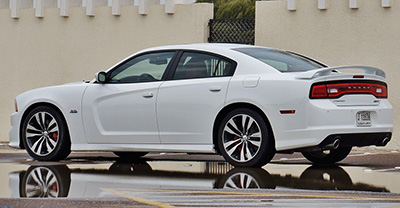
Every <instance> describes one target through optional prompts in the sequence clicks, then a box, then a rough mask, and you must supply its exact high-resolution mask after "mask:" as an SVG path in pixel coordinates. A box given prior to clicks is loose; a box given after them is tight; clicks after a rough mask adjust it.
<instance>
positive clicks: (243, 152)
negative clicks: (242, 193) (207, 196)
mask: <svg viewBox="0 0 400 208" xmlns="http://www.w3.org/2000/svg"><path fill="white" fill-rule="evenodd" d="M218 147H219V151H220V153H221V154H222V156H223V157H224V158H225V160H226V161H228V162H229V163H230V164H232V165H234V166H236V167H261V166H263V165H265V164H267V163H268V162H269V161H271V159H272V157H273V156H274V155H275V145H274V140H273V138H272V136H271V134H270V131H269V129H268V125H267V123H266V122H265V121H264V119H263V118H262V117H261V116H260V115H259V114H258V113H257V112H256V111H253V110H250V109H246V108H240V109H235V110H233V111H231V112H230V113H228V114H227V115H226V116H225V118H224V119H223V120H222V122H221V125H220V128H219V131H218Z"/></svg>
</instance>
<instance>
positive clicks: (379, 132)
mask: <svg viewBox="0 0 400 208" xmlns="http://www.w3.org/2000/svg"><path fill="white" fill-rule="evenodd" d="M295 110H296V113H295V114H293V115H280V119H281V120H280V121H279V122H280V123H283V124H285V125H275V126H274V125H273V124H272V126H274V127H273V131H274V136H275V141H276V150H277V151H286V150H297V149H302V148H307V147H318V146H321V145H325V144H327V143H330V142H332V141H333V140H334V138H335V137H339V138H340V140H341V141H340V144H341V146H342V145H343V146H342V147H344V146H358V147H363V146H370V145H376V146H384V145H386V143H387V142H386V141H385V142H384V143H382V142H383V140H384V139H385V138H386V137H388V138H389V140H390V138H391V136H392V132H393V108H392V106H391V104H390V103H389V101H388V100H386V99H382V100H380V103H379V105H376V106H359V105H358V106H346V107H338V106H336V105H335V104H334V103H333V102H332V101H330V100H312V101H310V100H306V101H304V102H303V103H302V104H300V105H298V106H297V107H296V108H295ZM360 111H368V112H371V126H368V127H359V126H357V113H358V112H360Z"/></svg>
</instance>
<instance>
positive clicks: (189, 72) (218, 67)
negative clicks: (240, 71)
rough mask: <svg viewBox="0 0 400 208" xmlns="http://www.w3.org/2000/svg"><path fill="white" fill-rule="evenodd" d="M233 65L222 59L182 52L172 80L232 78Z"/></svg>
mask: <svg viewBox="0 0 400 208" xmlns="http://www.w3.org/2000/svg"><path fill="white" fill-rule="evenodd" d="M233 72H234V64H233V63H232V62H231V61H229V60H227V59H224V58H222V57H219V56H215V55H210V54H203V53H194V52H184V53H183V55H182V57H181V59H180V60H179V64H178V66H177V68H176V70H175V74H174V77H173V79H194V78H206V77H223V76H232V75H233Z"/></svg>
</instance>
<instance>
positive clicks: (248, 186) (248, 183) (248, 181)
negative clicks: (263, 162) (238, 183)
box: [245, 175, 253, 189]
mask: <svg viewBox="0 0 400 208" xmlns="http://www.w3.org/2000/svg"><path fill="white" fill-rule="evenodd" d="M252 181H253V180H252V177H251V176H249V175H246V186H245V188H246V189H249V188H251V182H252Z"/></svg>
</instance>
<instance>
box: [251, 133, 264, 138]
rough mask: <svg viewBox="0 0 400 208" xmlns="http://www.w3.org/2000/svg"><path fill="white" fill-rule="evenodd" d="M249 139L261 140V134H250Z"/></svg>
mask: <svg viewBox="0 0 400 208" xmlns="http://www.w3.org/2000/svg"><path fill="white" fill-rule="evenodd" d="M249 137H250V138H254V137H257V138H261V132H256V133H253V134H251V135H250V136H249Z"/></svg>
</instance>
